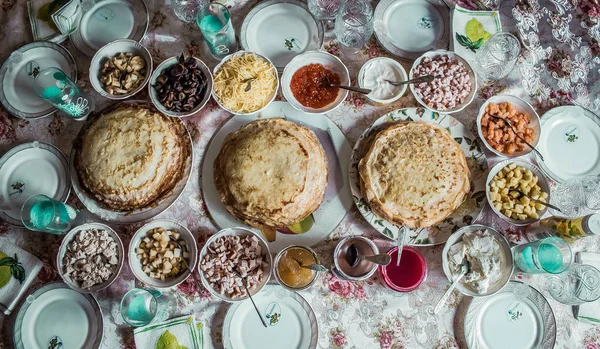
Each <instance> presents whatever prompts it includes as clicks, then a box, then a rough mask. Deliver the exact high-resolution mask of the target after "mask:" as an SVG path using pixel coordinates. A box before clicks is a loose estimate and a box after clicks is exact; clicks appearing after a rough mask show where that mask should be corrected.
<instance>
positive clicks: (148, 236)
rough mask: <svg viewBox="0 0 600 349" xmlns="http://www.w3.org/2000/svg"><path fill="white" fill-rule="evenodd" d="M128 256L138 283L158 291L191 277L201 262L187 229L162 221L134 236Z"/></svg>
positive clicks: (149, 225)
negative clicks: (197, 264)
mask: <svg viewBox="0 0 600 349" xmlns="http://www.w3.org/2000/svg"><path fill="white" fill-rule="evenodd" d="M128 255H129V266H130V267H131V271H133V275H135V277H136V278H137V279H138V280H140V281H141V282H143V283H145V284H147V285H150V286H152V287H155V288H169V287H173V286H177V285H179V284H180V283H182V282H183V281H185V279H187V278H188V277H189V276H190V270H194V268H195V267H196V262H197V260H198V246H196V239H195V238H194V235H192V233H191V232H190V231H189V230H188V229H187V228H186V227H184V226H182V225H181V224H179V223H177V222H174V221H170V220H166V219H159V220H155V221H152V222H150V223H148V224H146V225H144V226H143V227H141V228H140V229H139V230H138V231H137V232H136V233H135V234H134V235H133V238H131V242H130V243H129V253H128ZM186 264H187V267H186Z"/></svg>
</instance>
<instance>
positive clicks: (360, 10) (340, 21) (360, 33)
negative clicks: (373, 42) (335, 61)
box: [334, 0, 373, 54]
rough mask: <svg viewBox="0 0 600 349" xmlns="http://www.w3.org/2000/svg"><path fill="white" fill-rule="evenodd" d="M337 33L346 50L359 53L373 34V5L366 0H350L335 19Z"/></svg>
mask: <svg viewBox="0 0 600 349" xmlns="http://www.w3.org/2000/svg"><path fill="white" fill-rule="evenodd" d="M334 31H335V35H336V37H337V40H338V41H339V42H340V44H342V46H343V49H344V51H346V52H347V53H349V54H357V53H358V52H359V51H360V49H361V48H362V47H363V46H364V45H365V44H366V43H367V41H368V40H369V38H371V35H373V7H371V4H370V3H369V2H366V1H364V0H349V1H348V2H346V3H345V4H344V5H342V7H341V8H340V11H339V13H338V15H337V18H336V20H335V29H334Z"/></svg>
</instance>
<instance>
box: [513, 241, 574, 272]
mask: <svg viewBox="0 0 600 349" xmlns="http://www.w3.org/2000/svg"><path fill="white" fill-rule="evenodd" d="M512 253H513V259H514V261H515V264H516V266H517V267H518V268H519V269H521V271H523V272H525V273H529V274H539V273H550V274H560V273H562V272H563V271H565V270H566V269H567V268H568V267H569V266H570V265H571V260H572V258H573V255H572V253H571V247H569V244H568V243H566V242H565V241H564V240H563V239H561V238H558V237H555V236H553V237H548V238H545V239H542V240H538V241H534V242H529V243H527V244H522V245H518V246H515V247H513V250H512Z"/></svg>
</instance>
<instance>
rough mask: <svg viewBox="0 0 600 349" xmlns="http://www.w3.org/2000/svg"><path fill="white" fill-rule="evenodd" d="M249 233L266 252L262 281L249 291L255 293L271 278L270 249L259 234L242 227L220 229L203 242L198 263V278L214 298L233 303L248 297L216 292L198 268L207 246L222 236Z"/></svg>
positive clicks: (206, 251) (271, 259)
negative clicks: (233, 296) (232, 296)
mask: <svg viewBox="0 0 600 349" xmlns="http://www.w3.org/2000/svg"><path fill="white" fill-rule="evenodd" d="M249 235H254V236H256V237H257V238H258V241H259V245H260V247H261V250H262V251H263V253H265V254H266V257H265V258H266V262H267V266H266V267H265V268H264V269H263V275H265V278H264V279H263V282H262V283H261V284H260V285H259V286H258V287H257V288H256V289H255V290H253V291H252V292H251V293H252V295H255V294H257V293H259V292H260V291H261V290H262V289H263V287H264V286H265V285H266V284H267V283H268V282H269V279H270V278H271V269H272V266H273V257H272V256H271V251H270V250H269V246H268V245H267V242H266V241H265V239H264V238H263V237H262V236H261V235H260V234H257V233H254V232H252V231H250V230H248V229H244V228H225V229H223V230H220V231H219V232H217V233H215V234H214V235H213V236H211V237H210V238H209V239H208V240H207V241H206V243H205V244H204V247H203V248H202V250H201V251H200V263H198V273H199V274H200V279H201V280H202V284H203V285H204V287H205V288H206V289H207V290H208V291H209V292H210V293H211V294H212V295H213V296H215V297H216V298H218V299H220V300H223V301H225V302H230V303H233V302H241V301H243V300H244V299H247V298H248V297H245V298H235V299H233V298H231V297H228V296H225V295H222V294H220V293H219V292H217V290H215V289H214V288H213V287H212V286H211V285H210V283H209V281H208V279H207V278H206V276H205V275H204V271H202V269H200V264H201V263H202V260H203V259H204V256H206V254H207V253H208V246H210V245H211V244H212V243H213V242H215V241H216V240H217V239H219V238H220V237H222V236H240V237H242V236H249Z"/></svg>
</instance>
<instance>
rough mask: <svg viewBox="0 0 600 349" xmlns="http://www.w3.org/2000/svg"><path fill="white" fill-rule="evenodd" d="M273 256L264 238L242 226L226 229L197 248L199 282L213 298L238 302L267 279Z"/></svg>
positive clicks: (258, 288)
mask: <svg viewBox="0 0 600 349" xmlns="http://www.w3.org/2000/svg"><path fill="white" fill-rule="evenodd" d="M272 265H273V257H272V256H271V252H270V250H269V246H268V245H267V242H266V241H265V239H264V238H263V237H262V236H260V235H259V234H257V233H254V232H252V231H250V230H248V229H244V228H226V229H223V230H221V231H219V232H217V233H216V234H214V235H213V236H211V237H210V239H208V240H207V241H206V244H204V247H203V248H202V250H201V251H200V262H199V263H198V269H199V272H200V278H201V279H202V284H203V285H204V287H206V289H207V290H208V291H209V292H210V293H211V294H212V295H213V296H215V297H217V298H219V299H221V300H224V301H226V302H239V301H243V300H244V299H247V298H248V297H249V295H248V292H247V291H246V288H245V287H244V285H246V287H247V288H248V291H250V294H251V295H255V294H257V293H258V292H260V290H262V289H263V287H264V286H265V285H266V284H267V283H268V282H269V279H270V278H271V266H272Z"/></svg>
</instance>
